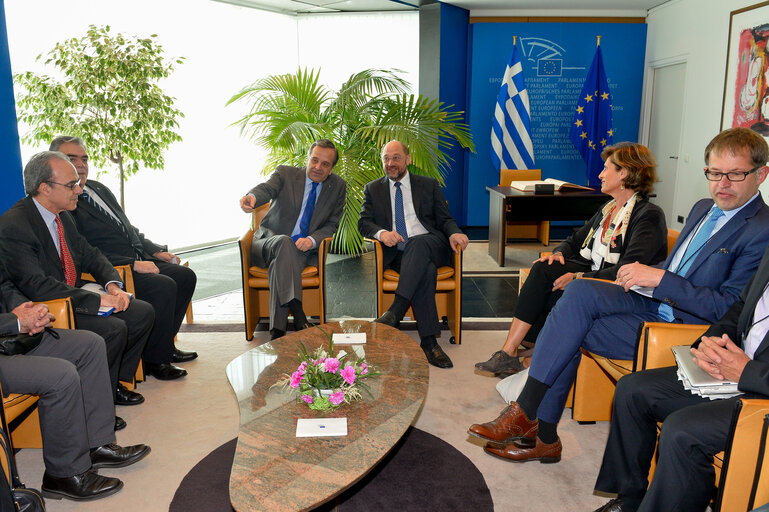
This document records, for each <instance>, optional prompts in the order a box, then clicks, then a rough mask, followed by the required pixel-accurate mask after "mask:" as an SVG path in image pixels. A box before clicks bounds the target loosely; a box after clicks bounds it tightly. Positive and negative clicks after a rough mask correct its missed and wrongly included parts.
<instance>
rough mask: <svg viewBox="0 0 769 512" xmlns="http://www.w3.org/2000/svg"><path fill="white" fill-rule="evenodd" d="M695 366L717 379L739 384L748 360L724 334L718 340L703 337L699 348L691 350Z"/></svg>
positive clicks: (713, 337)
mask: <svg viewBox="0 0 769 512" xmlns="http://www.w3.org/2000/svg"><path fill="white" fill-rule="evenodd" d="M692 355H694V360H695V362H696V363H697V365H698V366H699V367H700V368H702V369H703V370H705V371H706V372H708V373H709V374H710V375H712V376H713V377H715V378H717V379H721V380H723V379H727V380H732V381H734V382H739V381H740V377H741V376H742V372H743V370H744V369H745V365H747V364H748V361H750V358H749V357H748V355H747V354H746V353H745V352H743V350H742V349H741V348H739V347H738V346H737V345H735V344H734V342H733V341H732V340H731V339H729V336H727V335H726V334H724V335H723V336H721V337H720V338H717V337H715V336H703V337H702V339H701V341H700V344H699V347H698V348H693V349H692Z"/></svg>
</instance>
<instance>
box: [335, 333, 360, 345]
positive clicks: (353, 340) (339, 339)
mask: <svg viewBox="0 0 769 512" xmlns="http://www.w3.org/2000/svg"><path fill="white" fill-rule="evenodd" d="M332 339H333V340H334V343H335V344H337V345H339V344H341V345H363V344H365V343H366V333H365V332H335V333H334V335H333V337H332Z"/></svg>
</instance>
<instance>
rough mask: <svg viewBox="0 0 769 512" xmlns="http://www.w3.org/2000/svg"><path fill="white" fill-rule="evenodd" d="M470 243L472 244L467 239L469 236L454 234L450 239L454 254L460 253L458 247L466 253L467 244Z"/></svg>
mask: <svg viewBox="0 0 769 512" xmlns="http://www.w3.org/2000/svg"><path fill="white" fill-rule="evenodd" d="M469 243H470V240H469V239H468V238H467V235H466V234H464V233H454V234H453V235H451V236H450V237H449V245H450V246H451V250H452V251H454V252H459V251H458V250H457V246H460V247H461V248H462V250H463V251H464V250H465V249H467V244H469Z"/></svg>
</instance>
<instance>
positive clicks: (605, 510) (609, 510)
mask: <svg viewBox="0 0 769 512" xmlns="http://www.w3.org/2000/svg"><path fill="white" fill-rule="evenodd" d="M622 510H623V508H622V499H620V498H614V499H613V500H611V501H610V502H609V503H607V504H606V505H604V506H603V507H601V508H598V509H596V510H595V512H622Z"/></svg>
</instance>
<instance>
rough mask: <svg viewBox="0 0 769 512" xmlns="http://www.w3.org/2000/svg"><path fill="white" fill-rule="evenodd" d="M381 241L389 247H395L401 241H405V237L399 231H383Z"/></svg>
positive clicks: (380, 235) (380, 234) (380, 236)
mask: <svg viewBox="0 0 769 512" xmlns="http://www.w3.org/2000/svg"><path fill="white" fill-rule="evenodd" d="M379 241H380V242H382V243H383V244H385V245H386V246H387V247H395V246H396V245H398V244H399V243H401V242H405V240H404V239H403V237H402V236H401V235H400V233H398V232H397V231H382V232H381V233H379Z"/></svg>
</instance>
